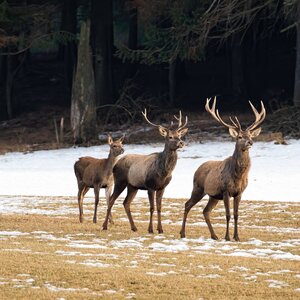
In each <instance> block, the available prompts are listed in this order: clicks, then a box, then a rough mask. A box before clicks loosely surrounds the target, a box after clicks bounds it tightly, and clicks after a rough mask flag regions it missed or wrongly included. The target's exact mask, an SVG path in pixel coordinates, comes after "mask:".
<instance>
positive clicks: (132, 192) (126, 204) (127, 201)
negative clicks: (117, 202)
mask: <svg viewBox="0 0 300 300" xmlns="http://www.w3.org/2000/svg"><path fill="white" fill-rule="evenodd" d="M137 191H138V189H136V188H134V187H133V186H131V185H128V187H127V196H126V198H125V200H124V202H123V205H124V208H125V211H126V214H127V217H128V220H129V222H130V227H131V230H132V231H137V228H136V226H135V225H134V222H133V218H132V215H131V211H130V204H131V202H132V200H133V198H134V197H135V195H136V193H137Z"/></svg>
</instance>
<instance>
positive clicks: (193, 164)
mask: <svg viewBox="0 0 300 300" xmlns="http://www.w3.org/2000/svg"><path fill="white" fill-rule="evenodd" d="M162 149H163V144H149V145H125V154H129V153H140V154H149V153H152V152H159V151H161V150H162ZM233 150H234V142H228V141H222V142H215V141H214V142H211V141H207V142H205V143H203V144H200V143H197V144H196V143H190V144H187V145H186V146H185V147H184V149H182V150H180V151H178V157H179V159H178V162H177V166H176V168H175V170H174V172H173V179H172V181H171V183H170V184H169V185H168V187H167V188H166V191H165V197H170V198H188V197H189V196H190V194H191V191H192V181H193V175H194V172H195V171H196V169H197V168H198V166H200V165H201V164H202V163H203V162H205V161H207V160H222V159H224V158H226V157H228V156H230V155H231V154H232V153H233ZM250 151H251V153H250V155H251V159H252V167H251V170H250V175H249V185H248V188H247V189H246V191H245V193H244V195H243V199H251V200H272V201H300V196H299V182H300V172H299V169H300V159H299V153H300V141H299V140H289V141H288V145H275V144H274V143H270V142H268V143H267V142H257V143H255V144H254V146H253V147H252V149H251V150H250ZM107 154H108V146H107V145H102V146H93V147H86V148H84V147H76V148H69V149H59V150H45V151H37V152H33V153H28V154H23V153H7V154H5V155H1V156H0V182H1V185H0V195H40V196H75V195H76V194H77V183H76V178H75V175H74V171H73V165H74V162H75V161H76V160H77V159H78V158H79V157H81V156H94V157H98V158H102V157H107ZM88 195H90V196H93V192H92V191H91V190H90V191H89V192H88ZM101 195H102V196H104V191H101ZM124 195H125V192H123V194H122V196H124ZM138 196H142V197H146V196H147V194H146V192H145V191H139V193H138ZM0 205H1V204H0Z"/></svg>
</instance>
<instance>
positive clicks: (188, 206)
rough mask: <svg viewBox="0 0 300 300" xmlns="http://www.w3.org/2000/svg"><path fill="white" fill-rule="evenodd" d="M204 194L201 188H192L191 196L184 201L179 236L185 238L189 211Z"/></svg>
mask: <svg viewBox="0 0 300 300" xmlns="http://www.w3.org/2000/svg"><path fill="white" fill-rule="evenodd" d="M204 195H205V193H204V192H203V188H194V189H193V191H192V195H191V198H190V199H189V200H188V201H187V202H186V203H185V208H184V214H183V220H182V226H181V230H180V237H181V238H185V224H186V219H187V216H188V213H189V211H190V210H191V208H192V207H193V206H194V205H196V204H197V203H198V202H199V201H200V200H201V199H202V198H203V197H204Z"/></svg>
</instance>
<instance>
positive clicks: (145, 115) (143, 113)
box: [142, 108, 164, 128]
mask: <svg viewBox="0 0 300 300" xmlns="http://www.w3.org/2000/svg"><path fill="white" fill-rule="evenodd" d="M142 115H143V116H144V118H145V120H146V121H147V122H148V123H149V124H150V125H152V126H155V127H163V126H161V125H157V124H154V123H152V122H151V121H150V120H149V119H148V117H147V109H146V108H145V111H144V112H142ZM163 128H164V127H163Z"/></svg>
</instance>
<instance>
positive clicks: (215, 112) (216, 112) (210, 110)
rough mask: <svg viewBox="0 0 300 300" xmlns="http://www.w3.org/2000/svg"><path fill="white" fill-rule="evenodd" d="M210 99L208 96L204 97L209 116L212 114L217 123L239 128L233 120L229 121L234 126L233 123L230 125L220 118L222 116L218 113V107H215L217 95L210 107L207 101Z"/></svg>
mask: <svg viewBox="0 0 300 300" xmlns="http://www.w3.org/2000/svg"><path fill="white" fill-rule="evenodd" d="M210 100H211V98H209V99H208V98H207V99H206V105H205V109H206V111H207V112H209V113H210V114H211V116H212V117H213V118H214V119H215V120H216V121H218V122H219V123H221V124H222V125H224V126H225V127H227V128H235V129H236V128H239V127H238V126H237V124H235V122H232V120H231V122H232V123H233V124H234V126H233V125H230V124H227V123H226V122H224V121H223V120H222V118H221V117H220V114H219V111H218V109H216V102H217V97H215V98H214V102H213V105H212V108H210V107H209V102H210Z"/></svg>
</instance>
